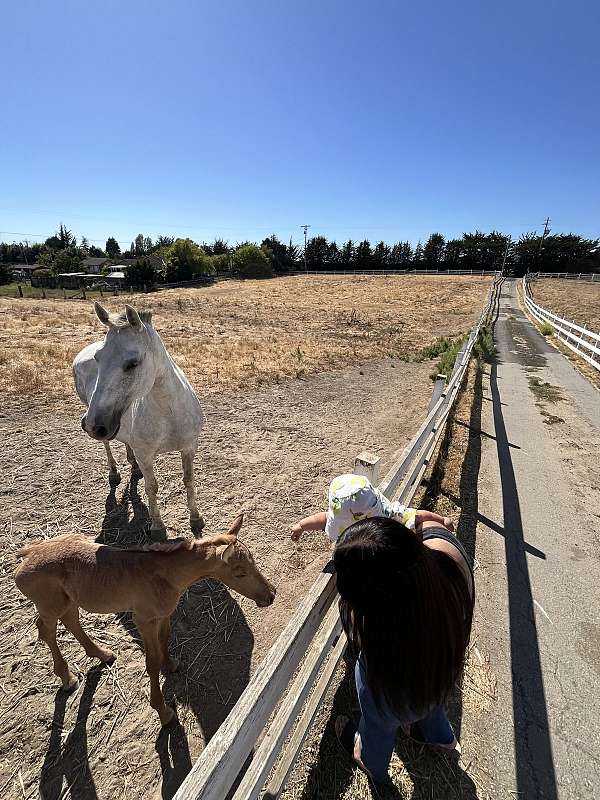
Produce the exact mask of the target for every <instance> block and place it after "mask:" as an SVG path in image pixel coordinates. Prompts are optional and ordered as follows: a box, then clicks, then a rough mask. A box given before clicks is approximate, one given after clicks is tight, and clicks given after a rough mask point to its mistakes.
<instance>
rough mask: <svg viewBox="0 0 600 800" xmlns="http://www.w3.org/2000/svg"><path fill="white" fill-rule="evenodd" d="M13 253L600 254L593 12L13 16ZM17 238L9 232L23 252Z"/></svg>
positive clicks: (239, 8)
mask: <svg viewBox="0 0 600 800" xmlns="http://www.w3.org/2000/svg"><path fill="white" fill-rule="evenodd" d="M1 19H2V28H3V32H4V35H3V37H2V47H1V49H0V69H1V73H0V74H2V78H3V79H2V82H1V84H0V86H1V89H0V93H1V94H0V96H1V97H2V111H3V113H2V120H1V124H0V161H1V163H0V167H1V170H0V176H1V178H0V180H1V184H0V185H1V188H2V190H1V192H0V231H2V232H1V233H0V239H4V240H8V241H11V240H13V239H16V240H18V239H21V238H25V237H24V235H23V234H28V237H29V238H30V239H32V240H35V236H32V234H37V235H38V237H39V236H41V237H45V236H47V235H49V234H50V233H51V232H52V231H53V230H54V229H55V228H56V227H57V226H58V223H59V222H61V221H64V222H65V223H66V224H67V225H68V226H69V227H70V228H72V229H73V230H74V231H75V232H76V233H77V234H78V235H81V234H85V235H86V236H87V237H88V238H89V239H91V240H95V239H99V240H102V243H103V242H104V239H105V238H106V236H107V235H113V236H115V237H116V238H117V239H119V240H120V241H122V242H124V243H128V242H129V241H130V240H131V239H132V238H133V236H134V235H135V234H136V233H138V232H144V233H145V234H149V235H151V236H155V235H156V234H157V233H159V232H163V233H170V234H173V235H179V236H191V237H192V238H195V239H196V240H203V239H206V240H211V239H212V238H214V236H215V235H220V236H223V237H224V238H227V239H229V240H230V241H240V240H243V239H252V240H260V239H262V238H263V237H264V236H266V235H268V234H269V233H271V232H275V233H277V234H278V235H279V236H280V237H281V238H283V239H284V240H287V239H289V237H290V236H292V237H293V238H294V240H295V241H300V239H301V236H302V232H301V230H300V227H299V226H300V225H301V224H303V223H309V224H311V225H312V228H311V233H323V234H324V235H327V236H329V237H331V238H336V239H337V240H338V241H341V240H346V239H348V238H352V239H354V240H357V239H361V238H363V237H367V238H369V239H371V241H377V240H379V239H384V240H386V241H396V240H400V239H401V240H404V239H409V240H411V241H413V242H416V241H417V240H418V239H419V238H421V239H422V238H425V237H426V236H427V234H428V233H430V232H432V231H434V230H439V231H441V232H442V233H444V234H446V235H448V236H454V235H460V234H461V233H462V232H463V231H465V230H473V229H475V228H479V229H482V230H491V229H492V228H496V229H500V230H503V231H505V232H507V233H511V234H513V235H515V236H517V235H518V234H519V233H521V232H523V231H526V230H534V229H538V230H541V228H542V226H543V220H544V218H545V217H546V215H549V216H550V217H551V219H552V223H551V228H552V229H553V230H554V231H557V232H558V231H569V230H573V231H576V232H580V233H582V234H584V235H589V236H594V237H595V236H600V199H599V187H600V160H599V155H600V154H599V143H600V104H599V103H598V86H599V85H600V69H599V67H600V47H599V44H598V43H599V42H600V35H599V27H600V26H599V23H600V11H599V10H598V6H597V4H593V3H591V2H586V3H580V2H568V3H567V2H560V3H557V2H551V1H550V2H544V3H541V2H527V1H525V2H519V3H517V2H513V0H508V2H504V3H494V4H492V3H490V2H481V0H479V2H461V1H460V0H459V1H458V2H455V3H450V2H421V3H414V2H410V3H408V2H378V1H377V0H371V2H363V1H362V0H361V2H354V3H352V2H341V1H340V2H338V1H337V0H336V1H335V2H334V1H333V0H319V1H315V2H313V0H304V2H302V3H298V2H294V3H291V2H286V1H285V0H279V2H277V1H276V0H253V1H252V2H247V0H246V2H244V1H243V0H219V2H214V1H213V2H211V3H206V2H199V1H198V0H196V1H195V2H184V1H183V0H171V2H168V3H165V2H164V0H162V2H155V1H154V0H145V1H144V2H141V1H140V0H128V2H127V3H123V2H115V1H114V0H104V2H102V3H83V2H66V1H65V0H57V1H56V2H55V3H42V2H39V0H36V1H35V2H32V1H31V0H20V2H19V3H10V4H9V3H4V4H3V9H2V14H1ZM5 231H8V232H11V233H5Z"/></svg>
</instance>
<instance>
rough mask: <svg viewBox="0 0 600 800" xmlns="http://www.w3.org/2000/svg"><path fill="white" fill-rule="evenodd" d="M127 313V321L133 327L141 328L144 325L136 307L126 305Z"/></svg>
mask: <svg viewBox="0 0 600 800" xmlns="http://www.w3.org/2000/svg"><path fill="white" fill-rule="evenodd" d="M125 314H126V315H127V322H128V323H129V324H130V325H131V327H132V328H137V330H140V329H141V327H142V320H141V319H140V315H139V314H138V312H137V311H136V310H135V308H134V307H133V306H129V305H126V306H125Z"/></svg>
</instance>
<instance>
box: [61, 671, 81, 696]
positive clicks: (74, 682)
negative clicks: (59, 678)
mask: <svg viewBox="0 0 600 800" xmlns="http://www.w3.org/2000/svg"><path fill="white" fill-rule="evenodd" d="M78 686H79V680H78V678H76V677H75V675H73V674H72V673H69V676H68V678H67V680H66V681H63V685H62V690H63V692H64V693H65V694H72V693H73V692H74V691H75V690H76V689H77V687H78Z"/></svg>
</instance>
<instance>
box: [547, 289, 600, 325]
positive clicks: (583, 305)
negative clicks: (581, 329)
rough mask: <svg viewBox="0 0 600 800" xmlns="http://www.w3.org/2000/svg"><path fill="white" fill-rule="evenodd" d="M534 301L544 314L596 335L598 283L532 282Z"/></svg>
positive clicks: (599, 318) (599, 308) (599, 307)
mask: <svg viewBox="0 0 600 800" xmlns="http://www.w3.org/2000/svg"><path fill="white" fill-rule="evenodd" d="M532 286H533V292H534V295H535V301H536V303H538V304H539V305H540V306H543V307H544V308H545V309H547V310H548V311H552V312H553V313H554V314H558V315H559V316H561V317H564V318H565V319H567V320H569V321H571V322H575V323H576V324H577V325H585V326H586V327H587V328H590V329H591V330H593V331H594V332H595V333H600V281H597V282H594V283H587V282H585V281H573V280H565V279H563V278H546V279H545V280H539V281H534V283H533V285H532Z"/></svg>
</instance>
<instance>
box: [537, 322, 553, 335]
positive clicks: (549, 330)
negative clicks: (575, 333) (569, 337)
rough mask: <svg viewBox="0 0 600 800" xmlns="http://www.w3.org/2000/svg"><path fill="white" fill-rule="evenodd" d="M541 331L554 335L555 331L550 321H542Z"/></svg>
mask: <svg viewBox="0 0 600 800" xmlns="http://www.w3.org/2000/svg"><path fill="white" fill-rule="evenodd" d="M540 333H541V334H542V335H543V336H552V334H553V333H554V328H553V327H552V325H550V323H549V322H542V323H541V324H540Z"/></svg>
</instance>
